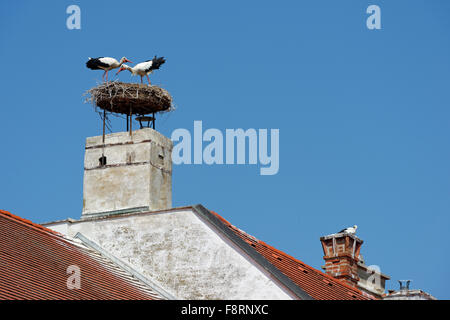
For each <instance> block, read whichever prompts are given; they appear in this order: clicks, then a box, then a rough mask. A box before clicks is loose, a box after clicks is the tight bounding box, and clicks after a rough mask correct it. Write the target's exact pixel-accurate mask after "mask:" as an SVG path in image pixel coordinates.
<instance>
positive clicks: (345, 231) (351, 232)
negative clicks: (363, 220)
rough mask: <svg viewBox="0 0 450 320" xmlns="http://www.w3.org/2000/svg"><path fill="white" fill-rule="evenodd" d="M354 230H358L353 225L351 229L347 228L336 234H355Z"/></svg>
mask: <svg viewBox="0 0 450 320" xmlns="http://www.w3.org/2000/svg"><path fill="white" fill-rule="evenodd" d="M356 229H358V226H357V225H356V224H355V225H354V226H353V227H348V228H345V229H342V230H341V231H339V232H338V233H350V234H355V233H356Z"/></svg>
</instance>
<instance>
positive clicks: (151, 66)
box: [116, 56, 166, 86]
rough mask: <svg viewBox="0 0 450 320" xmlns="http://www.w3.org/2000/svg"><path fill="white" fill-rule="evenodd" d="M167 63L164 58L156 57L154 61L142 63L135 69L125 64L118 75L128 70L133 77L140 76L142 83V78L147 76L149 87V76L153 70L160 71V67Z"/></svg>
mask: <svg viewBox="0 0 450 320" xmlns="http://www.w3.org/2000/svg"><path fill="white" fill-rule="evenodd" d="M164 62H166V60H164V57H160V58H157V57H156V56H155V57H154V58H153V59H152V60H147V61H144V62H141V63H138V64H137V65H135V66H134V67H130V66H128V65H126V64H123V65H122V66H121V67H120V69H119V71H117V73H116V75H117V74H119V73H120V72H122V71H123V70H128V71H130V72H131V74H132V75H133V76H136V75H138V76H140V77H141V83H143V82H142V77H143V76H146V77H147V80H148V85H149V86H150V85H151V83H150V78H149V77H148V75H149V74H150V73H152V72H153V70H156V69H159V67H160V66H161V65H162V64H163V63H164Z"/></svg>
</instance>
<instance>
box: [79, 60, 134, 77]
mask: <svg viewBox="0 0 450 320" xmlns="http://www.w3.org/2000/svg"><path fill="white" fill-rule="evenodd" d="M125 62H130V63H132V62H131V61H130V60H128V59H127V58H125V57H122V59H120V61H117V60H116V59H114V58H111V57H98V58H91V57H89V60H88V61H87V62H86V67H88V68H89V69H91V70H105V72H104V73H103V76H102V79H103V82H104V81H105V75H106V82H108V71H109V70H112V69H116V68H119V67H120V66H122V65H123V64H124V63H125Z"/></svg>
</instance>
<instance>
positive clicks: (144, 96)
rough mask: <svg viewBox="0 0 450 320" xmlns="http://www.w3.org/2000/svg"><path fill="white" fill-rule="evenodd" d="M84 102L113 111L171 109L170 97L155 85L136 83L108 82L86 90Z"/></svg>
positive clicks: (144, 112)
mask: <svg viewBox="0 0 450 320" xmlns="http://www.w3.org/2000/svg"><path fill="white" fill-rule="evenodd" d="M86 94H88V95H89V96H88V97H87V98H86V102H91V103H93V104H94V105H96V106H97V107H99V108H101V109H103V110H106V111H109V112H114V113H122V114H130V112H131V113H132V114H141V115H143V114H150V113H153V112H161V111H171V110H172V108H173V107H172V97H171V96H170V94H169V93H168V92H167V91H166V90H164V89H162V88H160V87H157V86H149V85H146V84H138V83H125V82H118V81H115V82H109V83H103V84H100V85H98V86H97V87H94V88H92V89H89V90H88V91H86Z"/></svg>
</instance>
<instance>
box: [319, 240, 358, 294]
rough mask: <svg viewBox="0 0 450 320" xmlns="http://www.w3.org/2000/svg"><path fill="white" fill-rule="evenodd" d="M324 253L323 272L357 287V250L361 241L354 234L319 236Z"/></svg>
mask: <svg viewBox="0 0 450 320" xmlns="http://www.w3.org/2000/svg"><path fill="white" fill-rule="evenodd" d="M320 241H321V243H322V249H323V253H324V257H323V259H324V260H325V265H324V266H322V269H324V270H325V272H326V273H327V274H328V275H330V276H332V277H334V278H337V279H339V280H343V281H344V282H346V283H347V284H349V285H351V286H353V287H355V288H356V287H357V284H358V281H359V276H358V261H359V252H360V250H361V245H362V244H363V241H362V240H361V239H359V238H358V237H356V236H355V235H354V234H349V233H336V234H332V235H329V236H324V237H321V238H320Z"/></svg>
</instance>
